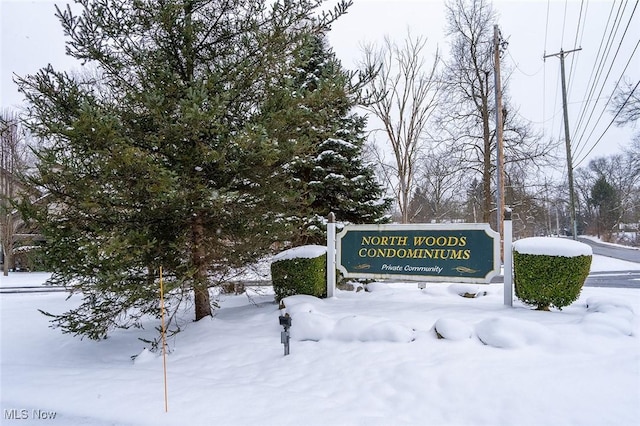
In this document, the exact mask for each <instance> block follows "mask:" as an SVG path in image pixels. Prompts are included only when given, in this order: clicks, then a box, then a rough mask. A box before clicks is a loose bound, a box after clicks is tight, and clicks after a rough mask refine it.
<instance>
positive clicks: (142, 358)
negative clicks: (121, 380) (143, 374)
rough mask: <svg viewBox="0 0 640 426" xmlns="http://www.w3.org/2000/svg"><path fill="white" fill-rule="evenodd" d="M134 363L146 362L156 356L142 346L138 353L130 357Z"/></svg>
mask: <svg viewBox="0 0 640 426" xmlns="http://www.w3.org/2000/svg"><path fill="white" fill-rule="evenodd" d="M132 358H133V363H134V364H136V365H137V364H147V363H149V362H152V361H153V360H155V359H156V358H157V356H156V355H155V354H154V353H153V352H151V351H150V350H149V349H147V348H144V349H143V350H142V352H140V353H139V354H138V355H135V356H133V357H132Z"/></svg>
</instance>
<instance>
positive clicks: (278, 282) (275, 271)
mask: <svg viewBox="0 0 640 426" xmlns="http://www.w3.org/2000/svg"><path fill="white" fill-rule="evenodd" d="M321 247H322V246H303V247H296V248H294V249H291V250H287V251H286V252H283V253H280V254H279V255H277V256H276V257H275V258H274V262H273V263H272V264H271V281H272V283H273V291H274V292H275V297H276V302H280V300H282V299H284V298H285V297H287V296H293V295H295V294H308V295H311V296H315V297H327V254H326V248H324V252H323V253H320V250H321V249H320V250H319V248H321ZM309 248H310V249H311V253H312V254H311V255H313V254H315V255H317V257H307V256H310V254H309V250H308V249H309ZM322 248H323V247H322ZM300 249H302V250H303V251H306V253H305V254H304V255H303V257H296V255H295V254H293V255H291V254H289V255H288V254H287V252H291V251H292V250H298V251H300ZM305 249H307V250H305ZM314 249H315V253H314Z"/></svg>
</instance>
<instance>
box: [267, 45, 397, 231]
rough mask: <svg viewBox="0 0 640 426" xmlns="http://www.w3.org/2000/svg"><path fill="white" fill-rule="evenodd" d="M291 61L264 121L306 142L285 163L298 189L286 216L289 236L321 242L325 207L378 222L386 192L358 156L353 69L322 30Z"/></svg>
mask: <svg viewBox="0 0 640 426" xmlns="http://www.w3.org/2000/svg"><path fill="white" fill-rule="evenodd" d="M294 64H295V67H294V69H295V72H294V73H293V74H291V75H287V76H285V78H284V79H283V85H282V86H283V87H284V89H283V90H278V94H277V95H276V96H274V102H273V103H272V104H270V105H269V106H268V107H267V109H266V114H267V115H268V117H269V118H268V119H267V121H268V122H269V123H271V125H270V126H269V128H270V132H271V134H272V135H274V136H275V137H276V138H277V139H278V140H279V141H283V142H284V141H287V140H290V139H291V138H295V140H296V142H297V143H298V144H303V145H304V146H306V147H307V150H306V152H303V153H301V154H300V155H298V156H296V157H294V158H292V160H291V162H290V163H289V164H288V165H287V167H288V172H289V174H290V176H291V179H292V183H293V186H294V187H297V188H298V191H297V192H300V193H302V194H303V195H302V197H301V199H300V202H299V206H298V209H297V211H295V212H292V213H293V214H292V215H291V216H290V217H289V218H288V220H289V223H291V224H293V225H294V229H295V230H296V232H295V235H294V236H293V237H292V241H293V242H294V244H301V243H321V244H322V243H323V242H324V241H325V234H324V228H325V225H324V223H325V222H326V216H327V215H328V214H329V212H334V213H335V214H336V217H337V218H338V220H339V221H344V222H349V223H381V222H384V221H386V220H387V213H388V211H389V208H390V205H391V200H390V199H387V198H385V197H384V189H383V188H382V187H381V186H380V184H379V183H378V182H377V180H376V178H375V174H374V170H373V167H371V166H370V165H368V164H366V163H365V162H364V160H363V156H362V154H363V153H362V151H363V146H364V143H365V140H366V138H365V126H366V118H365V117H363V116H361V115H359V114H357V113H356V112H354V107H355V106H356V100H355V98H356V96H355V93H354V89H353V87H352V85H351V77H352V76H351V75H350V74H349V73H348V72H347V71H346V70H344V69H343V68H342V65H341V63H340V61H339V60H338V59H337V58H336V56H335V54H334V53H333V52H332V51H331V49H330V48H329V46H328V44H327V41H326V37H325V36H324V35H323V34H313V35H308V36H307V37H306V38H305V39H304V42H303V43H302V44H301V45H300V46H299V49H298V50H297V53H296V55H295V58H294ZM291 105H294V108H293V109H292V108H290V106H291Z"/></svg>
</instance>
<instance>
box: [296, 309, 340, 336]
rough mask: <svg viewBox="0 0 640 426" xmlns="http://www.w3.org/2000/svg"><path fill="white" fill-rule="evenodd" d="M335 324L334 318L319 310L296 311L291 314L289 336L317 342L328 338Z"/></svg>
mask: <svg viewBox="0 0 640 426" xmlns="http://www.w3.org/2000/svg"><path fill="white" fill-rule="evenodd" d="M290 315H291V314H290ZM335 326H336V321H335V320H334V319H332V318H331V317H329V316H327V315H325V314H322V313H320V312H297V313H295V314H293V315H291V338H292V339H294V340H299V341H303V340H313V341H315V342H318V341H320V340H323V339H328V338H330V337H331V335H332V333H333V330H334V329H335Z"/></svg>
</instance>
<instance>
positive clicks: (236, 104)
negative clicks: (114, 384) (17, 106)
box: [20, 0, 350, 339]
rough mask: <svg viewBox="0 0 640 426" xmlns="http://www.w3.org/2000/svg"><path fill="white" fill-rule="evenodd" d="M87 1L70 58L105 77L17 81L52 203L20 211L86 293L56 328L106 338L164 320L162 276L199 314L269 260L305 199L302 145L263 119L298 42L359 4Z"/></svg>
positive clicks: (56, 279)
mask: <svg viewBox="0 0 640 426" xmlns="http://www.w3.org/2000/svg"><path fill="white" fill-rule="evenodd" d="M78 3H79V5H78V7H77V8H74V9H73V10H72V9H70V8H67V9H65V10H59V11H58V16H59V18H60V21H61V23H62V26H63V29H64V32H65V34H67V36H68V37H69V40H68V42H67V52H68V54H69V55H71V56H72V57H74V58H76V59H78V60H80V61H82V62H83V63H88V64H89V65H90V66H91V67H92V68H93V69H95V72H91V73H86V74H74V75H69V74H67V73H61V72H57V71H55V70H54V69H53V68H52V67H51V66H49V67H47V68H44V69H42V70H40V71H39V72H38V73H36V74H34V75H31V76H26V77H24V78H22V79H20V87H21V90H22V91H23V92H24V93H25V95H26V97H27V99H28V101H29V106H28V111H27V112H28V122H29V123H30V129H31V130H32V132H34V134H36V135H38V136H40V137H42V138H43V139H44V140H46V141H47V144H46V145H45V147H44V148H43V149H42V150H41V151H40V152H39V166H38V170H39V173H38V176H37V177H36V178H35V179H34V182H33V183H34V184H35V185H37V186H39V187H40V188H42V189H43V190H45V191H46V192H47V194H48V200H49V201H50V205H49V206H42V205H36V204H34V205H31V206H25V208H24V211H25V213H27V214H28V215H30V216H31V217H33V218H35V219H36V220H37V221H38V222H39V224H40V226H41V228H42V231H43V233H44V234H45V235H46V237H47V246H46V250H47V255H48V260H49V267H50V268H51V270H52V272H53V273H54V274H53V277H52V279H51V283H52V284H54V285H60V286H64V287H66V288H67V289H68V290H69V291H70V292H72V293H81V294H82V297H83V300H82V303H81V304H80V306H78V307H77V308H75V309H72V310H71V311H69V312H67V313H63V314H56V315H53V320H52V321H53V324H54V325H55V326H59V327H61V328H62V329H63V331H65V332H69V333H73V334H79V335H83V336H87V337H89V338H93V339H99V338H104V337H106V335H107V333H108V332H109V331H110V330H112V329H113V328H116V327H138V326H140V325H141V318H143V317H144V316H145V315H147V314H150V315H156V316H159V314H160V311H159V309H158V295H159V293H158V269H159V268H160V267H163V270H164V277H165V285H166V287H165V289H166V294H167V300H166V302H167V303H166V306H167V309H168V310H169V318H174V317H173V313H175V312H176V311H177V307H178V306H179V305H180V304H181V303H183V302H185V301H188V302H189V303H192V306H194V308H195V309H194V310H195V319H196V320H199V319H201V318H204V317H206V316H209V315H211V314H212V310H213V307H214V306H215V302H213V301H212V300H211V298H210V294H209V287H210V286H211V285H212V279H218V278H220V277H224V276H225V275H226V274H227V273H228V272H229V269H230V268H233V267H234V266H239V265H243V264H246V263H248V262H252V261H255V260H256V259H257V258H259V257H260V256H261V255H264V254H265V253H267V252H268V251H269V247H270V246H271V244H272V243H273V242H274V241H277V240H278V239H279V236H280V235H281V234H280V232H281V230H280V226H281V225H282V224H286V223H285V222H284V221H282V220H280V219H281V218H282V217H286V216H287V215H288V212H289V211H290V210H291V207H290V206H291V201H292V200H297V199H299V198H300V197H299V196H298V195H297V194H296V193H295V191H296V190H297V189H298V188H295V187H292V186H291V185H290V182H289V181H290V179H289V175H288V174H287V173H284V172H283V170H284V169H283V165H285V164H286V163H287V162H288V161H289V160H290V159H291V158H292V156H296V155H298V153H299V151H301V150H304V144H297V143H293V141H294V140H295V138H291V141H289V140H284V141H278V142H279V143H277V144H276V143H274V141H273V139H272V137H271V136H270V135H269V132H268V131H267V128H266V127H265V125H264V121H263V119H264V116H263V115H262V113H261V111H262V110H263V109H264V108H263V107H264V105H265V103H266V102H267V100H268V97H269V94H270V93H272V92H274V90H273V85H274V84H277V83H278V80H279V78H280V77H281V76H282V75H290V74H292V73H293V71H291V70H290V68H291V66H292V64H293V63H292V62H291V58H292V57H293V55H294V49H295V46H299V45H300V44H301V40H302V39H304V38H305V37H306V34H307V33H316V32H323V31H326V30H327V29H328V27H329V25H330V24H331V22H332V21H333V20H335V19H336V18H337V17H338V16H340V15H341V14H343V13H344V12H345V11H346V9H347V7H348V6H349V4H350V2H349V1H341V2H340V3H338V4H337V5H336V6H335V8H334V9H333V10H332V11H331V12H328V13H327V12H323V13H318V12H317V10H318V8H319V6H321V4H322V0H300V1H295V2H292V1H285V0H276V1H269V2H266V1H264V0H229V1H223V2H221V1H217V0H162V1H161V0H79V1H78ZM75 11H79V14H76V13H75ZM290 106H291V105H290Z"/></svg>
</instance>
